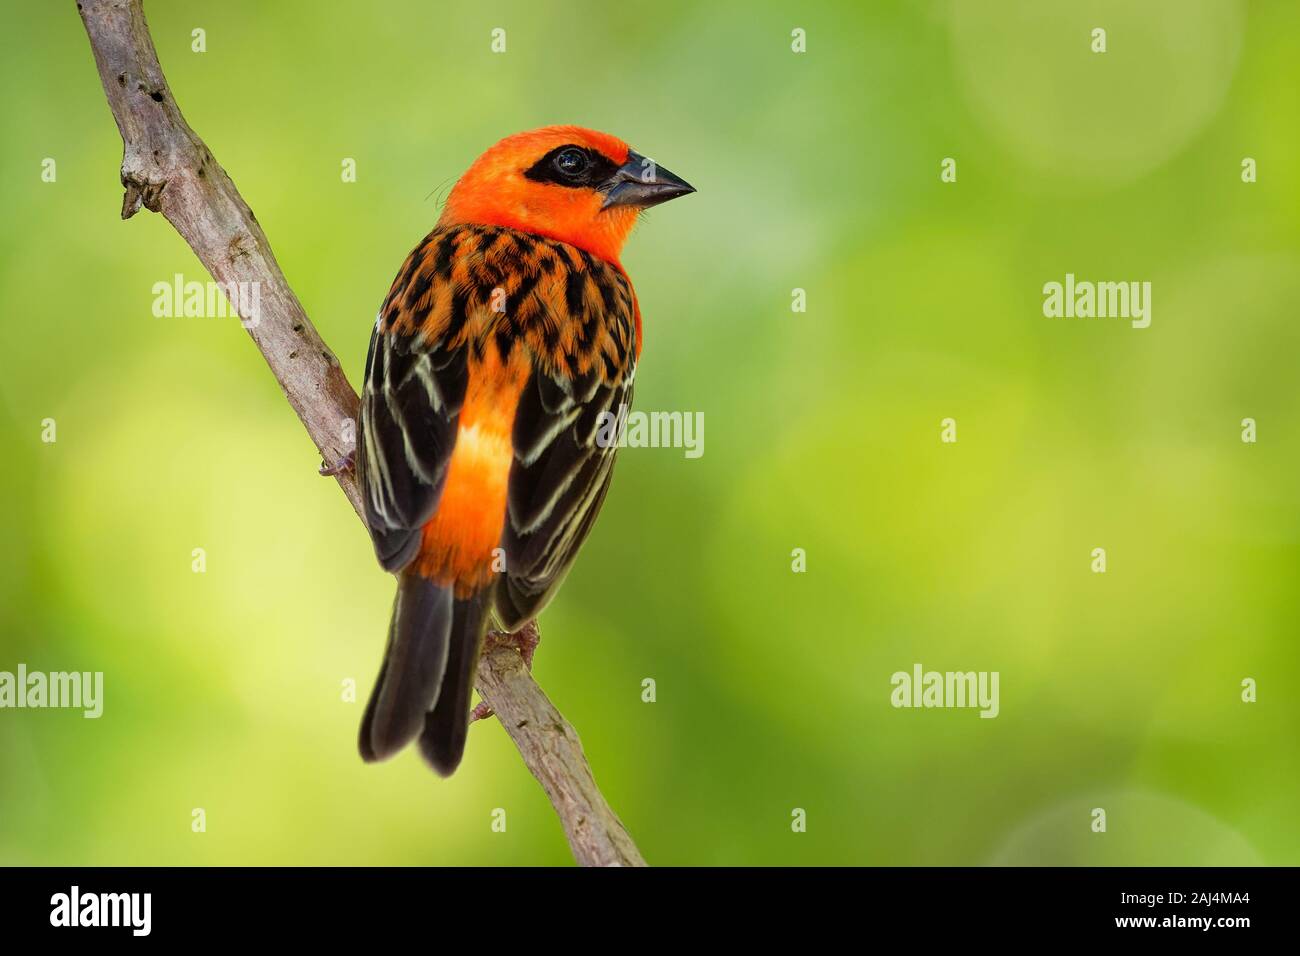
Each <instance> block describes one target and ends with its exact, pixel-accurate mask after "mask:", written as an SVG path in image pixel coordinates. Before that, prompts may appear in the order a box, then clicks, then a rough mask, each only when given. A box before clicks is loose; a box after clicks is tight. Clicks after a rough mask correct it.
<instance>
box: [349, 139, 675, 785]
mask: <svg viewBox="0 0 1300 956" xmlns="http://www.w3.org/2000/svg"><path fill="white" fill-rule="evenodd" d="M690 192H694V190H693V189H692V188H691V187H690V186H689V185H687V183H686V182H684V181H683V180H681V179H679V178H678V177H676V176H674V175H673V174H672V173H669V172H668V171H667V170H665V169H663V168H662V167H656V166H655V165H654V164H653V163H652V162H651V161H650V160H648V159H646V158H645V157H643V156H641V155H640V154H638V153H635V152H633V151H632V150H631V149H629V148H628V146H627V144H626V143H624V142H623V141H622V140H619V139H617V138H615V137H613V136H609V135H607V134H605V133H598V132H595V131H593V130H588V129H583V128H581V127H577V126H548V127H545V128H543V129H537V130H533V131H531V132H527V133H519V134H517V135H515V136H510V137H507V138H506V139H503V140H502V141H501V142H499V143H497V144H496V145H495V146H493V147H492V148H491V149H489V150H488V151H487V152H486V153H484V154H483V155H482V156H480V157H479V158H478V159H477V160H476V161H475V162H474V164H473V165H472V166H470V168H469V170H468V171H467V172H466V173H465V175H463V176H462V177H461V178H460V180H459V181H458V182H457V183H456V185H455V186H454V187H453V188H452V191H451V194H450V195H449V196H448V198H447V204H446V208H445V209H444V211H443V214H442V217H441V218H440V219H439V220H438V224H437V226H436V227H435V228H434V230H433V232H431V233H429V235H428V236H426V237H425V239H424V241H422V242H421V243H420V244H419V245H418V246H417V247H416V249H415V251H413V252H412V253H411V254H410V255H409V256H408V257H407V259H406V261H405V263H404V264H403V265H402V268H401V270H400V272H399V273H398V275H397V279H396V280H395V281H394V282H393V287H392V289H391V290H390V291H389V293H388V297H387V298H386V299H385V300H384V304H383V307H382V308H381V309H380V312H379V316H378V319H377V320H376V322H375V330H374V334H373V335H372V336H371V339H370V352H369V355H368V357H367V359H366V377H365V385H364V388H363V390H362V396H361V421H360V433H359V436H358V441H357V469H358V474H359V477H360V481H361V487H362V496H363V501H364V510H365V518H366V522H367V524H368V525H369V528H370V533H371V537H372V538H373V540H374V545H375V552H376V554H377V555H378V557H379V563H380V564H381V565H382V566H383V567H384V569H385V570H388V571H393V572H396V574H397V598H396V600H395V601H394V604H393V616H392V622H391V624H390V625H389V631H388V646H387V650H386V652H385V655H384V663H383V667H382V669H381V670H380V673H379V679H378V681H377V683H376V684H375V689H374V692H373V693H372V694H371V697H370V703H369V705H368V706H367V708H366V713H365V717H364V718H363V720H362V724H361V739H360V746H361V755H362V757H363V758H364V759H366V760H367V761H371V760H383V759H385V758H387V757H390V756H392V755H393V754H395V753H397V752H398V751H399V750H401V749H402V748H403V747H405V746H406V745H407V744H408V743H410V742H411V741H412V740H414V739H416V738H417V737H418V738H419V746H420V752H421V753H422V754H423V755H424V757H425V759H426V760H428V762H429V763H430V764H431V765H432V766H433V768H434V769H435V770H436V771H437V772H438V773H440V774H442V775H443V776H447V775H449V774H451V773H452V772H453V771H454V770H455V769H456V767H457V766H458V765H459V764H460V759H461V755H462V754H463V753H464V750H465V737H466V734H467V731H468V728H469V719H470V696H471V692H472V690H473V687H474V677H475V672H476V670H477V667H478V657H479V651H480V647H481V645H482V642H483V637H484V634H485V633H486V631H487V628H488V627H489V625H493V624H494V625H495V626H496V627H498V628H500V629H501V630H505V631H514V630H517V629H518V628H520V627H522V626H523V625H524V624H525V623H527V622H528V621H529V620H530V619H532V618H534V617H536V616H537V614H538V613H539V612H540V611H541V610H542V608H543V607H545V606H546V603H547V602H548V601H549V600H550V598H551V597H552V595H553V594H554V593H555V590H556V588H558V587H559V585H560V582H561V580H562V579H563V577H564V574H565V572H566V571H567V570H568V569H569V567H570V565H571V564H572V563H573V559H574V556H575V555H576V554H577V552H578V548H579V547H580V546H581V545H582V542H583V540H584V539H585V538H586V536H587V532H588V531H590V530H591V526H592V523H593V522H594V521H595V519H596V514H597V512H598V511H599V510H600V505H601V502H602V501H603V500H604V497H605V492H606V491H607V490H608V488H609V481H610V476H611V473H612V471H613V467H614V455H615V452H616V445H617V443H616V442H610V441H608V440H603V441H602V440H598V432H600V433H601V434H605V435H606V436H607V435H608V431H607V430H602V429H601V428H600V426H601V425H602V424H605V423H607V422H609V421H611V420H613V419H612V418H611V417H610V416H617V415H618V414H619V410H620V406H626V405H630V404H631V399H632V382H633V378H634V376H635V374H636V363H637V358H638V356H639V354H640V351H641V313H640V310H639V309H638V307H637V301H636V294H635V293H634V292H633V291H632V283H631V282H630V281H629V279H628V277H627V273H626V272H624V271H623V267H622V265H620V264H619V253H620V251H621V250H622V248H623V243H624V241H625V240H626V239H627V236H628V233H629V232H630V231H631V230H632V227H633V225H634V224H635V223H636V219H637V216H638V214H639V213H640V211H641V210H643V209H645V208H647V207H649V206H654V205H657V204H659V203H661V202H665V201H667V200H669V199H672V198H674V197H676V196H682V195H685V194H686V193H690Z"/></svg>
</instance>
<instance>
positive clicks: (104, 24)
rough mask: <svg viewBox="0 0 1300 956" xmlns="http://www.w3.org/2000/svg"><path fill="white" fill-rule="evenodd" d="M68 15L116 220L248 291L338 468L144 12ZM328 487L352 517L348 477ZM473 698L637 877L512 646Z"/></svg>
mask: <svg viewBox="0 0 1300 956" xmlns="http://www.w3.org/2000/svg"><path fill="white" fill-rule="evenodd" d="M77 9H78V10H79V11H80V13H81V19H82V22H83V23H84V24H85V27H86V33H87V35H88V36H89V37H90V47H91V50H92V52H93V53H94V55H95V65H96V67H97V68H98V70H99V77H100V80H101V81H102V82H103V85H104V94H105V95H106V96H107V97H108V105H109V108H110V109H111V110H112V111H113V118H114V119H115V120H116V121H117V128H118V131H119V132H120V133H121V134H122V143H123V147H124V148H123V155H122V185H123V186H124V187H125V189H126V194H125V196H124V197H123V200H122V218H123V219H130V218H131V217H132V216H134V215H135V214H136V213H137V212H139V211H140V207H141V206H143V207H144V208H146V209H149V210H152V211H153V212H160V213H162V214H163V216H164V217H166V219H167V221H168V222H170V223H171V224H172V225H173V226H174V227H175V228H176V231H177V232H179V233H180V235H181V237H182V238H184V239H185V241H186V242H187V243H189V245H190V248H191V249H193V250H194V253H195V255H197V256H198V258H199V261H200V262H202V263H203V265H204V267H205V268H206V269H207V270H208V272H209V273H211V275H212V278H213V279H214V280H216V281H217V282H219V283H241V282H247V283H256V284H257V285H256V287H257V288H258V289H259V294H260V309H259V312H258V314H257V315H256V316H249V315H243V316H242V318H244V319H245V322H244V326H245V328H247V329H248V332H249V334H250V335H251V336H252V338H253V342H254V343H255V344H256V345H257V347H258V349H259V350H261V353H262V356H263V358H265V359H266V363H267V365H269V366H270V368H271V373H272V374H273V375H274V376H275V379H276V381H277V382H279V383H280V387H281V389H282V390H283V391H284V395H285V398H287V399H288V401H289V405H290V406H291V407H292V408H293V410H294V412H296V413H297V415H298V417H299V418H300V419H301V420H302V423H303V425H304V426H305V427H306V429H307V434H308V435H309V436H310V437H311V440H312V441H313V442H314V443H315V445H316V448H317V449H318V450H319V451H320V454H321V457H322V458H323V459H324V460H325V461H326V462H329V463H333V462H337V461H339V460H340V459H341V458H343V457H344V456H345V455H346V454H347V453H348V452H350V451H351V450H352V447H351V446H352V440H353V438H352V436H353V435H354V428H355V425H354V423H355V421H356V416H357V409H358V399H357V393H356V392H355V391H354V390H353V388H352V386H351V385H349V384H348V380H347V377H346V376H345V375H344V374H343V370H342V369H341V368H340V367H339V362H338V359H337V358H335V356H334V353H332V352H331V351H330V350H329V348H328V347H326V345H325V343H324V342H323V341H322V340H321V337H320V335H319V334H317V332H316V329H315V328H314V327H313V326H312V324H311V321H310V320H309V319H308V318H307V314H306V312H304V311H303V307H302V303H301V302H299V301H298V297H297V296H296V295H295V294H294V292H293V289H291V288H290V287H289V283H288V282H287V281H286V280H285V278H284V273H282V272H281V271H280V266H279V264H278V263H277V262H276V261H275V255H274V253H272V251H271V245H270V243H269V242H268V241H267V239H266V234H265V233H263V232H262V227H261V226H259V225H258V222H257V217H256V216H254V215H253V212H252V210H251V209H249V208H248V204H247V203H245V202H244V200H243V197H241V196H240V195H239V191H238V190H237V189H236V188H235V184H234V183H233V182H231V180H230V177H229V176H227V175H226V172H225V170H224V169H222V168H221V166H220V165H219V164H218V163H217V161H216V160H215V159H213V157H212V153H211V151H210V150H209V149H208V147H207V146H206V145H205V144H204V142H203V140H201V139H200V138H199V137H198V135H197V134H196V133H195V132H194V131H193V130H192V129H190V127H189V124H187V123H186V122H185V118H184V117H183V116H181V112H180V108H179V107H178V106H177V105H176V99H175V97H173V96H172V93H171V90H170V89H169V88H168V86H167V79H166V77H164V76H163V72H162V67H161V66H159V63H158V54H157V51H156V50H155V49H154V45H153V39H152V38H151V37H150V35H149V27H148V25H147V24H146V23H145V18H144V9H143V6H142V2H141V0H80V2H79V3H77ZM227 288H238V286H227ZM232 305H238V303H237V302H232ZM335 480H336V481H338V483H339V486H340V487H341V488H342V489H343V493H344V494H345V495H346V496H347V498H348V501H349V502H351V504H352V507H353V509H354V510H355V511H356V512H357V513H358V515H359V514H360V513H361V495H360V491H359V489H358V487H357V481H356V476H355V474H354V473H353V471H352V470H350V469H348V470H344V471H342V472H340V473H339V474H338V475H336V476H335ZM529 627H532V628H535V627H536V625H535V624H530V625H529ZM534 636H535V633H534ZM476 686H477V688H478V691H479V693H480V694H481V695H482V697H483V699H484V701H485V702H486V703H487V704H488V705H489V706H490V707H491V708H492V710H493V711H495V712H496V714H497V715H498V716H499V718H500V720H501V723H502V724H503V725H504V726H505V728H506V731H507V733H509V735H510V738H511V739H512V740H513V741H514V743H515V746H516V747H518V748H519V753H520V756H522V757H523V759H524V763H525V764H526V765H527V766H528V769H529V770H530V771H531V772H532V774H533V776H534V777H536V778H537V780H538V782H539V783H541V785H542V787H543V789H545V791H546V794H547V796H548V797H549V798H550V800H551V803H552V805H553V806H554V807H555V812H556V813H557V814H558V815H559V817H560V822H561V824H562V825H563V826H564V833H565V836H566V837H567V838H568V841H569V846H570V847H571V848H572V850H573V855H574V858H575V859H576V860H577V861H578V862H579V863H581V864H583V865H584V866H611V865H623V866H644V865H645V861H644V860H642V858H641V855H640V853H638V852H637V849H636V846H635V845H634V844H633V842H632V839H631V837H630V836H628V833H627V830H626V829H625V828H624V827H623V824H622V823H621V822H620V821H619V819H618V817H617V816H616V815H615V814H614V811H613V810H611V809H610V807H609V804H608V803H606V802H605V798H604V797H603V796H602V795H601V793H600V789H599V788H598V787H597V786H596V781H595V778H594V777H593V776H592V773H591V767H590V766H589V765H588V763H587V759H586V757H585V756H584V754H583V752H582V745H581V743H580V742H579V740H578V735H577V734H576V733H575V732H574V730H573V728H572V727H571V726H570V725H569V723H568V722H567V721H566V720H565V719H564V718H563V717H562V716H561V715H560V712H559V711H558V710H556V709H555V707H554V705H553V704H552V703H551V702H550V700H548V699H547V697H546V695H545V694H544V693H543V692H542V689H541V688H540V687H538V685H537V683H536V682H535V681H534V680H533V679H532V676H531V675H530V674H529V671H528V668H527V667H525V665H524V661H523V658H522V657H521V656H520V653H519V650H518V649H517V647H516V646H515V642H512V641H510V640H508V639H506V638H504V637H503V636H500V635H494V636H493V637H492V639H490V640H489V641H488V643H487V646H486V647H485V648H484V652H483V657H482V660H481V662H480V665H479V675H478V681H477V685H476Z"/></svg>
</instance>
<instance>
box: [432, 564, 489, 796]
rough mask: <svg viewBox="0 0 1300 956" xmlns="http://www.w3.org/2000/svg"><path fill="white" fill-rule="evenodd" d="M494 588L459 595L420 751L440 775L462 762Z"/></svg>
mask: <svg viewBox="0 0 1300 956" xmlns="http://www.w3.org/2000/svg"><path fill="white" fill-rule="evenodd" d="M491 594H492V589H491V588H490V587H489V588H485V589H483V590H482V591H479V592H478V593H477V594H475V595H473V596H471V597H469V598H466V599H465V600H463V601H462V600H459V599H457V601H456V604H455V611H454V612H453V614H452V625H451V635H450V638H449V640H448V648H447V671H446V676H444V677H443V679H442V690H441V691H439V692H438V702H437V704H435V705H434V708H433V711H432V712H431V713H430V714H429V716H428V718H427V719H426V720H425V722H424V733H423V734H421V735H420V753H422V754H424V759H425V760H427V761H429V765H430V766H432V767H433V769H434V770H436V771H437V772H438V773H439V774H440V775H442V776H444V777H450V776H451V775H452V774H453V773H454V772H455V770H456V768H457V767H458V766H460V758H461V755H462V754H464V753H465V737H466V735H467V734H468V733H469V714H470V706H469V705H470V697H471V695H472V694H473V693H474V677H475V674H476V673H477V671H478V655H479V651H480V650H481V649H482V647H483V635H484V633H485V632H486V631H487V625H488V613H487V612H488V608H489V606H490V605H491V601H492V598H491Z"/></svg>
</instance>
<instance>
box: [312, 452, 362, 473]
mask: <svg viewBox="0 0 1300 956" xmlns="http://www.w3.org/2000/svg"><path fill="white" fill-rule="evenodd" d="M356 454H357V450H356V449H355V448H354V449H352V450H351V451H350V452H348V453H347V454H346V455H344V456H343V457H342V458H340V459H339V460H338V461H336V462H335V463H334V464H332V465H327V464H325V462H323V461H322V462H321V463H320V473H321V474H322V475H323V476H324V477H326V478H333V477H335V476H337V475H341V474H343V473H344V472H345V471H351V470H352V466H353V465H355V464H356Z"/></svg>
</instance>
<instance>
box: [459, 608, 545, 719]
mask: <svg viewBox="0 0 1300 956" xmlns="http://www.w3.org/2000/svg"><path fill="white" fill-rule="evenodd" d="M483 640H484V643H487V644H493V645H495V646H497V647H513V648H514V649H515V650H517V651H518V652H519V656H520V657H522V658H523V660H524V667H526V668H527V669H528V670H529V671H530V672H531V671H532V669H533V655H534V654H536V653H537V645H538V644H540V643H542V632H541V631H539V630H538V629H537V622H536V621H529V622H528V623H527V624H525V625H524V626H523V627H521V628H520V629H519V630H517V631H515V632H514V633H513V634H507V633H505V632H504V631H488V632H487V636H486V637H485V638H484V639H483ZM492 714H493V711H492V706H491V705H490V704H489V703H488V702H487V701H485V700H480V701H479V702H478V704H477V705H475V707H474V710H473V711H471V712H470V715H469V720H470V723H473V722H474V721H476V720H487V719H488V718H489V717H491V716H492Z"/></svg>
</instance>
